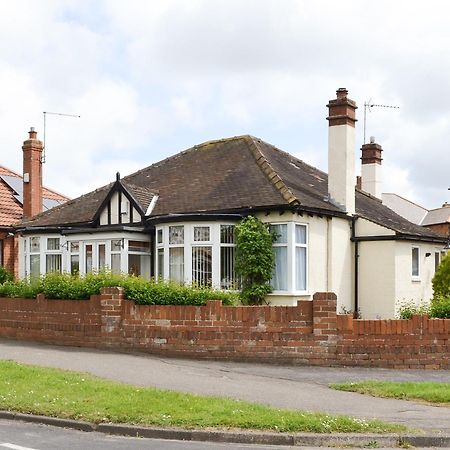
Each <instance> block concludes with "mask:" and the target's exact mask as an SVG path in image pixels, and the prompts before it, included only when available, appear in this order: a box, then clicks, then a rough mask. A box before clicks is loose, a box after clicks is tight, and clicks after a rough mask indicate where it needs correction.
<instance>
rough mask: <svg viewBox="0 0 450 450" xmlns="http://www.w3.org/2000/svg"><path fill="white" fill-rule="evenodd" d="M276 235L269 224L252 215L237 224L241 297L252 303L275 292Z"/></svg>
mask: <svg viewBox="0 0 450 450" xmlns="http://www.w3.org/2000/svg"><path fill="white" fill-rule="evenodd" d="M275 239H276V236H274V235H273V234H272V233H271V232H270V231H269V228H268V226H267V225H265V224H263V223H262V222H261V221H260V220H259V219H257V218H256V217H253V216H248V217H246V218H245V219H243V220H242V221H241V222H240V223H239V224H238V225H237V226H236V262H235V267H236V273H237V274H238V276H240V278H241V283H242V291H241V297H242V299H243V301H244V302H246V303H248V304H261V303H262V302H263V300H264V297H265V296H266V295H267V294H269V293H270V292H272V288H271V286H270V284H269V282H270V279H271V278H272V270H273V267H274V264H275V256H274V253H273V249H272V244H273V242H274V241H275Z"/></svg>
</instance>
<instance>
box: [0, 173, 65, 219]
mask: <svg viewBox="0 0 450 450" xmlns="http://www.w3.org/2000/svg"><path fill="white" fill-rule="evenodd" d="M2 177H3V178H2ZM6 180H13V181H16V180H17V181H16V182H15V183H14V184H17V185H18V186H21V183H22V176H21V175H19V174H18V173H16V172H14V171H12V170H10V169H8V168H6V167H3V166H0V226H3V227H7V226H11V225H13V224H15V223H17V222H19V221H20V220H21V219H22V201H21V196H20V195H17V194H19V192H17V191H16V190H14V188H13V187H12V186H11V184H12V183H11V182H9V183H8V182H7V181H6ZM16 189H17V188H16ZM43 199H44V202H46V203H47V201H50V202H49V203H50V204H52V203H56V202H64V201H66V200H67V197H65V196H63V195H61V194H58V193H57V192H55V191H53V190H51V189H48V188H46V187H44V188H43Z"/></svg>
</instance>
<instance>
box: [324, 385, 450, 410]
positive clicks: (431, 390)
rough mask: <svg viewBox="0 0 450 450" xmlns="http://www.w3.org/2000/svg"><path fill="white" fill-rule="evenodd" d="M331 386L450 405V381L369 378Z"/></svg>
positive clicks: (342, 389) (343, 389) (381, 395)
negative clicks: (402, 380) (379, 379)
mask: <svg viewBox="0 0 450 450" xmlns="http://www.w3.org/2000/svg"><path fill="white" fill-rule="evenodd" d="M331 387H332V388H333V389H337V390H340V391H347V392H359V393H360V394H369V395H374V396H376V397H389V398H398V399H403V400H425V401H427V402H431V403H439V404H445V405H449V406H450V383H438V382H392V381H371V380H369V381H361V382H356V383H354V382H353V383H339V384H332V385H331Z"/></svg>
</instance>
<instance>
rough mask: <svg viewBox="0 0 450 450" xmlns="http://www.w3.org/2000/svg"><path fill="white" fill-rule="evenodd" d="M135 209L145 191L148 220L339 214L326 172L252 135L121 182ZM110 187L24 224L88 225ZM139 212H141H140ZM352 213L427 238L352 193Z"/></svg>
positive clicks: (204, 147) (210, 145)
mask: <svg viewBox="0 0 450 450" xmlns="http://www.w3.org/2000/svg"><path fill="white" fill-rule="evenodd" d="M122 182H123V183H124V185H125V186H126V187H127V188H129V189H130V191H132V192H133V195H134V196H135V198H136V199H137V200H138V201H139V202H141V204H142V205H144V204H146V203H149V202H150V200H151V198H152V196H153V195H154V194H153V193H158V196H159V198H158V201H157V202H156V206H155V208H154V209H153V211H152V213H151V217H154V216H163V215H167V214H177V213H178V214H181V213H199V212H210V213H211V212H227V211H239V210H246V209H254V208H262V209H264V208H267V207H274V206H282V207H288V206H293V207H296V208H299V209H304V210H309V211H313V212H314V211H316V212H320V213H322V214H341V215H342V214H343V212H342V211H341V210H340V209H339V208H338V207H337V206H336V205H334V204H332V203H330V202H329V201H327V190H328V189H327V184H328V177H327V174H326V173H324V172H322V171H320V170H318V169H316V168H315V167H312V166H310V165H308V164H306V163H304V162H303V161H301V160H299V159H297V158H295V157H294V156H292V155H290V154H288V153H286V152H283V151H281V150H279V149H277V148H276V147H274V146H273V145H270V144H268V143H266V142H264V141H262V140H260V139H258V138H255V137H252V136H248V135H246V136H238V137H233V138H229V139H221V140H218V141H211V142H206V143H204V144H201V145H197V146H195V147H193V148H190V149H188V150H185V151H184V152H181V153H178V154H176V155H174V156H171V157H169V158H167V159H164V160H163V161H160V162H158V163H156V164H153V165H151V166H149V167H146V168H145V169H142V170H140V171H138V172H136V173H134V174H131V175H129V176H127V177H124V178H123V179H122ZM110 188H111V185H108V186H104V187H102V188H100V189H98V190H97V191H94V192H91V193H89V194H86V195H84V196H82V197H80V198H78V199H75V200H72V201H70V202H67V203H66V204H64V205H62V206H59V207H56V208H54V209H53V210H51V211H49V212H46V213H43V214H41V215H40V216H37V217H36V218H35V219H34V220H31V221H30V222H29V223H28V225H30V226H46V225H55V226H57V225H64V224H75V223H79V222H88V221H90V220H92V218H93V217H94V216H95V214H96V212H97V209H98V207H99V205H100V204H101V203H102V201H103V200H104V198H105V197H106V195H107V193H108V191H109V189H110ZM143 209H144V210H145V209H146V208H143ZM356 212H357V214H358V215H360V216H361V217H365V218H367V219H368V220H371V221H373V222H375V223H378V224H380V225H383V226H386V227H388V228H391V229H393V230H395V231H396V232H398V233H401V234H406V235H412V236H418V237H427V236H428V237H433V238H435V237H436V236H437V235H436V234H435V233H433V232H432V231H430V230H427V229H424V228H422V227H420V226H417V225H414V224H412V223H410V222H408V221H407V220H406V219H403V218H402V217H400V216H399V215H397V214H395V213H394V212H393V211H392V210H390V209H389V208H387V207H386V206H383V205H382V203H381V201H380V200H378V199H375V198H373V197H371V196H369V195H366V194H364V193H363V192H361V191H358V190H357V192H356Z"/></svg>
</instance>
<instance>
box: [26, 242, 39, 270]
mask: <svg viewBox="0 0 450 450" xmlns="http://www.w3.org/2000/svg"><path fill="white" fill-rule="evenodd" d="M29 243H30V269H29V272H28V273H29V274H30V277H31V278H38V277H39V276H40V275H41V255H40V250H41V238H40V237H39V236H32V237H30V239H29Z"/></svg>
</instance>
